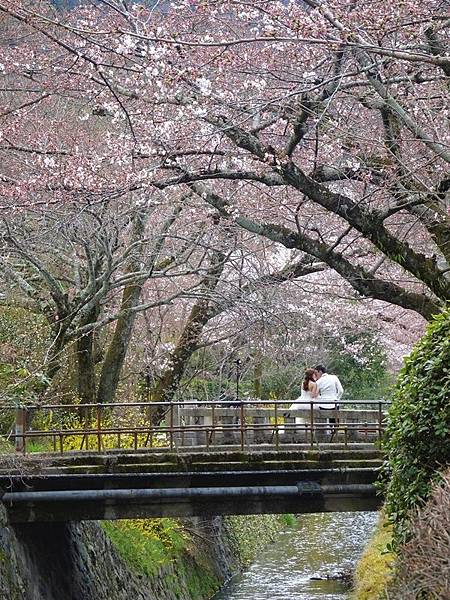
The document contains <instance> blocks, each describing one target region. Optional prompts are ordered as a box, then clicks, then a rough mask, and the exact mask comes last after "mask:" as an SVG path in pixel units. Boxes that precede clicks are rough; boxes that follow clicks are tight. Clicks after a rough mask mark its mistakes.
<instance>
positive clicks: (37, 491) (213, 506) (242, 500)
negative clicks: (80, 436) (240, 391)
mask: <svg viewBox="0 0 450 600" xmlns="http://www.w3.org/2000/svg"><path fill="white" fill-rule="evenodd" d="M381 460H382V455H381V453H380V451H378V450H376V449H374V448H373V447H370V446H368V447H364V448H361V445H359V446H358V448H357V449H356V448H353V449H351V448H347V449H345V448H343V447H336V445H332V446H330V447H324V448H320V449H315V450H311V449H309V448H308V447H301V446H298V447H295V448H293V447H289V449H285V448H279V449H278V450H274V449H273V448H270V449H269V448H267V449H263V448H258V450H250V451H241V450H233V449H228V450H226V451H212V450H211V449H208V450H207V451H206V449H201V448H197V449H196V451H195V452H192V449H191V452H189V453H188V452H187V451H184V452H170V451H161V450H157V449H153V450H149V449H147V450H138V451H135V452H123V451H122V452H120V451H110V452H103V453H89V452H68V453H64V454H59V455H58V454H56V455H55V454H53V453H48V454H41V455H39V457H35V456H33V455H30V456H26V457H19V458H18V459H17V460H16V464H15V465H14V466H13V464H12V463H11V461H8V462H5V461H3V462H2V461H1V460H0V489H2V490H3V502H4V503H5V505H6V506H7V508H8V512H9V517H10V519H11V521H13V522H32V521H61V520H85V519H115V518H137V517H155V516H193V515H215V514H250V513H283V512H294V513H300V512H324V511H342V510H376V509H377V508H378V507H379V504H380V499H379V498H378V497H376V494H375V489H374V486H373V482H374V481H375V479H376V477H377V470H378V467H379V466H380V464H381ZM13 462H14V461H13Z"/></svg>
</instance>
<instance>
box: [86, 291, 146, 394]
mask: <svg viewBox="0 0 450 600" xmlns="http://www.w3.org/2000/svg"><path fill="white" fill-rule="evenodd" d="M141 291H142V286H141V285H133V286H128V287H126V288H124V290H123V295H122V302H121V305H120V312H124V315H123V316H122V317H120V318H119V319H117V322H116V327H115V330H114V335H113V338H112V340H111V343H110V344H109V347H108V351H107V353H106V356H105V360H104V362H103V367H102V371H101V375H100V380H99V384H98V391H97V402H99V403H102V404H104V403H107V402H113V401H114V397H115V395H116V391H117V386H118V384H119V379H120V374H121V372H122V367H123V363H124V361H125V356H126V354H127V350H128V345H129V343H130V339H131V335H132V333H133V325H134V321H135V318H136V313H135V312H132V311H130V309H133V308H134V307H135V306H137V305H138V304H139V300H140V297H141Z"/></svg>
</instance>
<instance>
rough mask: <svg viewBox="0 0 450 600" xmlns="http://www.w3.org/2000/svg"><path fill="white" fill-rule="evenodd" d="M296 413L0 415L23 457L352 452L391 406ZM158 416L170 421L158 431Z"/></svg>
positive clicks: (303, 405)
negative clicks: (264, 449) (230, 450)
mask: <svg viewBox="0 0 450 600" xmlns="http://www.w3.org/2000/svg"><path fill="white" fill-rule="evenodd" d="M295 405H296V406H295V408H293V409H291V408H287V403H286V402H285V401H273V402H267V401H262V400H234V401H217V402H200V401H198V402H197V401H185V402H150V403H149V402H136V403H110V404H70V405H66V404H54V405H32V406H19V407H11V406H0V411H1V413H2V414H3V415H4V414H5V411H6V412H7V411H11V413H12V414H13V413H15V429H14V431H9V432H5V433H3V437H4V438H8V439H9V440H10V441H11V440H13V441H14V443H15V449H16V450H17V451H20V452H23V453H27V452H36V451H41V452H60V453H63V452H65V451H68V450H89V451H93V450H94V451H98V452H102V451H104V450H114V449H124V448H129V449H134V450H137V449H138V448H155V447H156V448H158V447H161V448H169V449H175V448H177V449H178V448H185V447H189V448H190V449H192V448H193V447H202V448H206V449H209V448H213V447H214V448H217V447H230V446H237V447H239V448H241V449H244V448H246V447H249V446H261V445H270V446H275V447H276V448H280V447H285V446H286V445H292V444H308V445H309V446H311V447H314V446H315V445H317V444H320V443H337V442H339V443H343V444H344V446H345V447H347V446H348V444H355V443H356V444H357V443H373V442H375V441H376V440H379V439H381V437H382V435H383V430H384V425H385V411H386V408H387V406H388V405H389V402H386V401H382V400H377V401H374V400H365V401H355V400H346V401H340V402H339V406H336V407H335V408H333V409H329V410H328V409H327V410H324V409H321V408H320V407H319V403H318V402H317V401H313V402H309V401H300V400H299V401H295ZM156 412H157V413H158V414H161V413H164V415H165V416H164V419H163V420H162V421H160V422H158V423H156V424H155V423H153V422H152V417H153V416H154V415H155V413H156Z"/></svg>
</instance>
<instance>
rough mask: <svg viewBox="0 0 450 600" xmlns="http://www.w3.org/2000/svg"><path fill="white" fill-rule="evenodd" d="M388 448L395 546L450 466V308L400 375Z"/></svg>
mask: <svg viewBox="0 0 450 600" xmlns="http://www.w3.org/2000/svg"><path fill="white" fill-rule="evenodd" d="M384 448H385V450H386V452H387V460H386V463H385V466H384V492H385V496H386V511H387V516H388V518H389V521H390V522H391V523H392V524H393V526H394V544H395V545H396V544H398V543H401V542H403V541H405V540H406V539H407V538H408V535H409V530H410V522H409V517H410V514H411V511H412V510H413V509H416V508H418V507H420V506H422V505H423V504H424V503H425V501H426V499H427V498H428V496H429V494H430V491H431V487H432V484H433V483H434V482H435V481H436V480H437V479H438V478H439V476H440V472H442V470H443V469H444V467H445V466H446V465H448V464H450V307H447V309H446V310H444V311H443V312H442V313H441V314H440V315H438V316H437V317H436V318H435V319H434V320H433V322H432V323H431V324H430V325H429V327H428V329H427V332H426V334H425V336H424V337H423V338H422V339H421V340H420V342H419V343H418V344H417V345H416V346H415V348H414V350H413V351H412V353H411V354H410V356H409V357H408V358H407V359H406V361H405V365H404V367H403V369H402V371H401V373H400V376H399V379H398V382H397V385H396V387H395V391H394V397H393V405H392V408H391V410H390V411H389V419H388V425H387V431H386V438H385V443H384Z"/></svg>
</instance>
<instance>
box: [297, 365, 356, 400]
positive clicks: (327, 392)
mask: <svg viewBox="0 0 450 600" xmlns="http://www.w3.org/2000/svg"><path fill="white" fill-rule="evenodd" d="M343 393H344V389H343V387H342V385H341V382H340V381H339V378H338V377H337V376H336V375H332V374H331V373H327V370H326V368H325V367H324V366H323V365H317V366H316V367H314V368H313V369H306V371H305V376H304V378H303V383H302V393H301V395H300V397H299V398H297V401H299V400H301V401H302V402H314V401H318V406H319V408H322V409H324V410H333V409H335V408H339V407H338V401H339V400H340V399H341V397H342V394H343ZM298 408H306V407H305V405H304V404H303V405H301V404H296V403H295V402H294V403H293V404H292V405H291V406H290V409H292V410H295V409H298Z"/></svg>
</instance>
